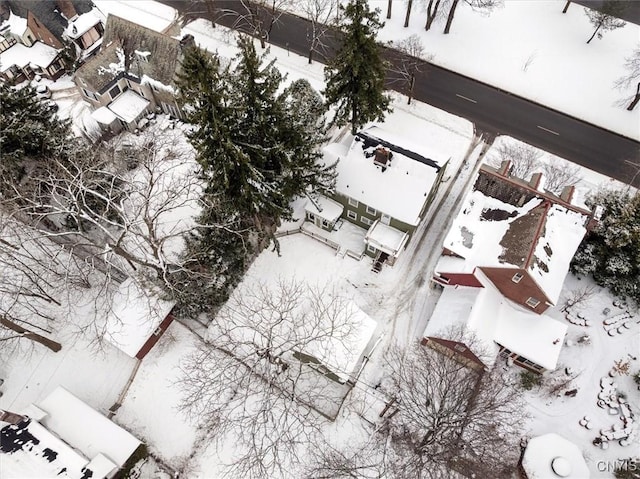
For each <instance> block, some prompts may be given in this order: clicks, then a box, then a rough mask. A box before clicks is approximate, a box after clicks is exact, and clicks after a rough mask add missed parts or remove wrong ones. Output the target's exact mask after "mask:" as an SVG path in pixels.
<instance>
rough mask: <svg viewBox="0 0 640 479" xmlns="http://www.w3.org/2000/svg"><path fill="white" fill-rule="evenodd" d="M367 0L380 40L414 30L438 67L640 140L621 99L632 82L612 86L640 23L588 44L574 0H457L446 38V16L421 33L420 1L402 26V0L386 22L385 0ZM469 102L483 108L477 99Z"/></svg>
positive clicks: (638, 118) (638, 116) (587, 29)
mask: <svg viewBox="0 0 640 479" xmlns="http://www.w3.org/2000/svg"><path fill="white" fill-rule="evenodd" d="M369 3H370V4H371V5H372V6H374V7H377V8H379V9H380V19H381V20H382V21H384V22H385V26H384V28H383V29H382V30H381V32H380V36H379V37H380V40H382V41H391V42H399V41H402V40H404V39H405V38H407V37H409V36H411V35H414V34H415V35H418V36H419V37H420V39H421V40H422V45H423V47H424V52H425V54H426V55H431V60H430V61H432V62H433V63H435V64H436V65H440V66H442V67H445V68H448V69H450V70H453V71H455V72H459V73H462V74H463V75H467V76H469V77H471V78H474V79H477V80H480V81H482V82H485V83H488V84H490V85H494V86H496V87H498V88H501V89H503V90H506V91H509V92H512V93H515V94H517V95H520V96H522V97H524V98H527V99H530V100H533V101H535V102H538V103H541V104H543V105H546V106H549V107H551V108H553V109H556V110H559V111H561V112H564V113H567V114H569V115H572V116H575V117H577V118H580V119H583V120H585V121H587V122H589V123H592V124H594V125H598V126H601V127H603V128H606V129H609V130H612V131H615V132H617V133H620V134H622V135H624V136H628V137H630V138H633V139H635V140H639V139H640V110H638V108H636V109H635V111H627V110H626V106H627V105H626V104H624V106H621V105H620V104H619V100H620V99H621V98H625V97H628V96H629V95H631V94H632V93H633V92H634V91H635V84H634V85H631V87H630V88H629V89H628V90H627V91H625V92H621V91H619V90H617V89H615V88H614V82H615V81H616V80H617V79H618V78H619V77H621V76H622V75H624V74H625V69H624V61H625V58H626V57H628V56H630V55H631V53H632V52H633V50H634V48H636V47H637V46H638V45H639V44H640V26H638V25H635V24H633V23H627V24H626V25H625V26H624V27H623V28H620V29H617V30H614V31H611V32H606V33H604V36H603V38H602V39H598V38H597V37H596V38H595V39H594V40H593V41H592V42H591V43H590V44H588V45H587V43H586V42H587V40H588V38H589V37H590V36H591V34H592V33H593V27H592V26H591V23H590V22H589V19H588V18H587V16H586V15H585V13H584V12H585V7H582V6H580V5H578V4H575V3H574V4H572V5H571V6H570V7H569V10H568V11H567V13H565V14H563V13H562V8H563V6H564V4H565V1H564V0H518V1H510V0H507V1H505V2H504V6H503V7H501V8H496V9H495V10H494V11H493V12H492V13H491V14H490V15H486V14H483V13H482V12H478V11H474V10H473V9H472V8H471V7H469V6H468V5H467V3H465V2H460V3H459V5H458V8H457V10H456V14H455V19H454V21H453V24H452V28H451V32H450V33H449V34H448V35H444V34H443V33H442V31H443V29H444V24H445V21H446V16H445V18H439V19H437V20H436V21H435V22H434V25H433V26H432V27H431V29H430V30H429V31H428V32H427V31H425V29H424V24H425V21H426V18H427V17H426V12H425V11H424V10H423V8H424V7H423V3H422V2H413V4H414V5H413V9H412V14H411V21H410V24H409V27H407V28H404V27H403V25H404V17H405V11H406V2H399V1H397V0H396V1H395V2H393V10H392V12H393V13H392V17H391V19H389V20H387V19H386V12H387V8H386V7H387V2H386V0H369ZM632 90H633V91H632ZM461 94H464V93H463V92H461ZM474 100H476V101H478V105H479V106H481V105H482V98H474ZM461 101H462V100H461Z"/></svg>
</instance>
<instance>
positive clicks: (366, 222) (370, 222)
mask: <svg viewBox="0 0 640 479" xmlns="http://www.w3.org/2000/svg"><path fill="white" fill-rule="evenodd" d="M360 221H361V222H362V223H364V224H365V225H367V226H371V225H372V224H373V221H371V220H370V219H369V218H365V217H364V216H361V217H360Z"/></svg>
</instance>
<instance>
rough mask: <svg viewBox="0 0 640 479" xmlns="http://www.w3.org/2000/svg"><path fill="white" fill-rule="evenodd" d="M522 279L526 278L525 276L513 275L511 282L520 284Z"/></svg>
mask: <svg viewBox="0 0 640 479" xmlns="http://www.w3.org/2000/svg"><path fill="white" fill-rule="evenodd" d="M522 278H524V275H522V274H520V273H516V274H514V275H513V278H511V281H513V282H514V283H519V282H520V280H521V279H522Z"/></svg>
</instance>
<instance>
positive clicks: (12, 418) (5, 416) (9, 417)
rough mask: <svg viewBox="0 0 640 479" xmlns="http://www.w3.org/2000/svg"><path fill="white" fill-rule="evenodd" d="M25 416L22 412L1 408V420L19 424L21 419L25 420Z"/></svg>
mask: <svg viewBox="0 0 640 479" xmlns="http://www.w3.org/2000/svg"><path fill="white" fill-rule="evenodd" d="M24 419H25V416H22V415H21V414H16V413H14V412H9V411H5V410H3V409H0V422H8V423H9V424H18V423H19V422H21V421H24Z"/></svg>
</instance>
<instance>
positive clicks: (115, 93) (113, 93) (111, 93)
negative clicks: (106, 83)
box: [109, 85, 121, 100]
mask: <svg viewBox="0 0 640 479" xmlns="http://www.w3.org/2000/svg"><path fill="white" fill-rule="evenodd" d="M120 91H121V90H120V87H119V86H118V85H115V86H114V87H113V88H112V89H111V90H109V96H110V97H111V99H112V100H115V98H116V97H117V96H118V95H119V94H120Z"/></svg>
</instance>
